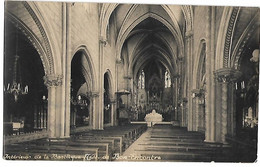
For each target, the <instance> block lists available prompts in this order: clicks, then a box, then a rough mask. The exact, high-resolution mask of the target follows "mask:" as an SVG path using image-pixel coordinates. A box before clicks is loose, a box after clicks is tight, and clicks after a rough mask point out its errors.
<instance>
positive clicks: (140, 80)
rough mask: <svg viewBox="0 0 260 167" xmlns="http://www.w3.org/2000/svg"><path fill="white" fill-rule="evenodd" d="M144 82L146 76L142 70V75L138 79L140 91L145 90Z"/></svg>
mask: <svg viewBox="0 0 260 167" xmlns="http://www.w3.org/2000/svg"><path fill="white" fill-rule="evenodd" d="M144 81H145V74H144V70H142V72H141V74H140V75H139V79H138V88H139V89H144Z"/></svg>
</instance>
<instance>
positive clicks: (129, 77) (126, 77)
mask: <svg viewBox="0 0 260 167" xmlns="http://www.w3.org/2000/svg"><path fill="white" fill-rule="evenodd" d="M124 79H132V77H131V76H129V75H126V76H124Z"/></svg>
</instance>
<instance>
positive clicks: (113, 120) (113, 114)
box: [110, 98, 116, 126]
mask: <svg viewBox="0 0 260 167" xmlns="http://www.w3.org/2000/svg"><path fill="white" fill-rule="evenodd" d="M110 100H111V102H110V103H111V125H112V126H116V99H115V98H111V99H110Z"/></svg>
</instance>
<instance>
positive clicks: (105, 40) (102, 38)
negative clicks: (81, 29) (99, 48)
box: [99, 36, 107, 46]
mask: <svg viewBox="0 0 260 167" xmlns="http://www.w3.org/2000/svg"><path fill="white" fill-rule="evenodd" d="M99 42H100V43H101V44H103V45H104V46H106V45H107V39H106V38H105V37H103V36H100V37H99Z"/></svg>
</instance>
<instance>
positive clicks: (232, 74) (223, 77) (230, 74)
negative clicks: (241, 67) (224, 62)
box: [214, 68, 242, 83]
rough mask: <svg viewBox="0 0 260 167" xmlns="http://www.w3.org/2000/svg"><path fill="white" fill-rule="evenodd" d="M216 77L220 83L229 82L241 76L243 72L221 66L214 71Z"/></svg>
mask: <svg viewBox="0 0 260 167" xmlns="http://www.w3.org/2000/svg"><path fill="white" fill-rule="evenodd" d="M214 74H215V77H216V79H217V81H218V82H220V83H229V82H232V81H235V80H237V79H238V78H240V76H241V75H242V73H241V72H240V71H238V70H235V69H233V68H221V69H218V70H216V71H215V72H214Z"/></svg>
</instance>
